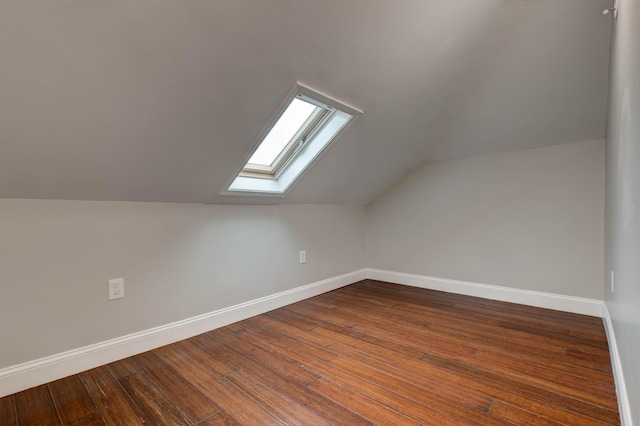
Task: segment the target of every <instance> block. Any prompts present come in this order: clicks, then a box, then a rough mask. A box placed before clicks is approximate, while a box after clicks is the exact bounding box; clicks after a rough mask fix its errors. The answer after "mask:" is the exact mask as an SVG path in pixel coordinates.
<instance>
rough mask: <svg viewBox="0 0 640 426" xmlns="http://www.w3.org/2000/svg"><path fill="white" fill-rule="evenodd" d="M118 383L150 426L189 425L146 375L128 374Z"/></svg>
mask: <svg viewBox="0 0 640 426" xmlns="http://www.w3.org/2000/svg"><path fill="white" fill-rule="evenodd" d="M119 381H120V384H121V385H122V387H123V388H124V389H125V391H126V392H127V394H129V396H130V397H131V399H132V400H133V402H135V404H136V405H137V406H138V408H140V410H141V411H142V412H143V414H144V415H145V417H146V418H147V419H148V420H149V422H151V424H171V425H176V426H178V425H185V426H189V425H191V421H190V420H189V419H188V418H187V417H186V416H185V414H184V413H183V412H182V410H180V408H179V407H178V406H177V405H176V404H175V403H174V402H173V401H172V400H170V399H169V398H168V397H167V396H166V395H165V394H164V392H162V390H160V389H158V387H157V386H156V384H155V383H154V382H153V381H152V380H151V379H149V377H147V375H146V374H144V373H136V374H130V375H128V376H126V377H123V378H121V379H120V380H119Z"/></svg>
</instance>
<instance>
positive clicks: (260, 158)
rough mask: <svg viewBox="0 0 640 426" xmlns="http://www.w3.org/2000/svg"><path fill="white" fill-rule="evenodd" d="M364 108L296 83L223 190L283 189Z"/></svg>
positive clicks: (280, 191) (255, 191)
mask: <svg viewBox="0 0 640 426" xmlns="http://www.w3.org/2000/svg"><path fill="white" fill-rule="evenodd" d="M360 114H361V112H360V111H357V110H355V109H353V108H351V107H348V106H346V105H343V104H340V103H339V102H337V101H335V100H333V99H330V98H327V97H326V96H323V95H321V94H319V93H316V92H313V91H312V90H310V89H308V88H306V87H304V86H301V85H296V86H295V87H294V90H292V91H291V92H290V94H289V96H288V97H287V99H286V101H285V103H284V107H283V108H282V109H281V110H280V111H279V112H278V114H277V116H276V119H275V120H274V121H272V122H271V123H270V125H269V126H267V128H266V131H265V132H264V133H263V136H262V137H261V138H260V140H259V141H258V142H257V143H256V144H255V145H254V146H253V148H252V150H251V153H250V154H249V155H248V158H247V159H246V160H245V161H244V162H243V163H242V165H241V166H240V167H239V170H237V171H236V172H235V173H234V175H233V177H232V178H231V179H230V182H228V183H227V185H226V186H225V189H223V191H222V192H221V194H236V195H275V196H278V195H280V196H281V195H283V194H284V193H285V192H286V191H287V190H288V189H289V188H290V187H291V185H292V184H293V183H294V182H295V181H296V180H297V179H298V178H299V177H300V176H301V175H302V174H303V173H304V171H305V170H306V169H307V168H308V167H309V166H310V165H311V164H312V163H313V162H314V161H315V160H316V159H317V158H318V157H319V155H320V154H321V153H322V152H323V151H324V150H325V149H326V148H328V147H329V145H330V144H331V143H332V142H333V141H334V140H335V139H336V137H337V136H338V135H339V134H340V133H342V132H343V131H344V130H346V127H347V125H348V124H349V123H350V122H351V121H352V120H353V119H354V118H355V117H357V116H358V115H360Z"/></svg>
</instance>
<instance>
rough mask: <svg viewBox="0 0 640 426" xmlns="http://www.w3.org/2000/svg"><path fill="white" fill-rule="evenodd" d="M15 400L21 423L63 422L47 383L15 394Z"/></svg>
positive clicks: (34, 424) (54, 423) (34, 425)
mask: <svg viewBox="0 0 640 426" xmlns="http://www.w3.org/2000/svg"><path fill="white" fill-rule="evenodd" d="M15 402H16V412H17V414H18V424H19V425H33V426H40V425H42V426H45V425H58V424H61V422H60V419H59V417H58V413H57V411H56V407H55V406H54V405H53V399H52V398H51V393H50V392H49V387H48V386H47V385H41V386H37V387H35V388H31V389H28V390H26V391H23V392H19V393H17V394H15Z"/></svg>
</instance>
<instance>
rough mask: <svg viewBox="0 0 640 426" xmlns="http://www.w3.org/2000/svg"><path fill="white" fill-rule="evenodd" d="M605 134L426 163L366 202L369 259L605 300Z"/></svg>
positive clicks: (380, 265) (396, 267)
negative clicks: (599, 138)
mask: <svg viewBox="0 0 640 426" xmlns="http://www.w3.org/2000/svg"><path fill="white" fill-rule="evenodd" d="M603 221H604V142H603V141H587V142H580V143H574V144H567V145H558V146H552V147H546V148H539V149H531V150H524V151H516V152H508V153H501V154H495V155H486V156H478V157H470V158H463V159H456V160H447V161H440V162H434V163H428V164H426V165H424V166H421V167H420V168H418V169H417V170H415V171H413V172H412V173H410V174H409V175H407V176H406V177H405V178H403V179H401V180H400V181H398V182H397V183H396V184H394V185H392V186H391V187H390V188H389V189H387V190H386V191H385V192H384V193H383V194H382V195H381V196H380V197H378V198H377V199H376V200H374V202H373V203H371V204H370V205H369V206H368V209H367V226H366V256H367V267H369V268H375V269H382V270H389V271H396V272H403V273H410V274H419V275H426V276H432V277H439V278H447V279H456V280H463V281H471V282H476V283H481V284H490V285H498V286H506V287H511V288H517V289H526V290H535V291H542V292H548V293H555V294H561V295H567V296H577V297H584V298H591V299H599V300H601V299H602V297H603V284H602V276H603V250H604V249H603V245H604V241H603V240H604V231H603Z"/></svg>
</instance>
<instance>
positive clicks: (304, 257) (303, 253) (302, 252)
mask: <svg viewBox="0 0 640 426" xmlns="http://www.w3.org/2000/svg"><path fill="white" fill-rule="evenodd" d="M300 263H307V251H306V250H300Z"/></svg>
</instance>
